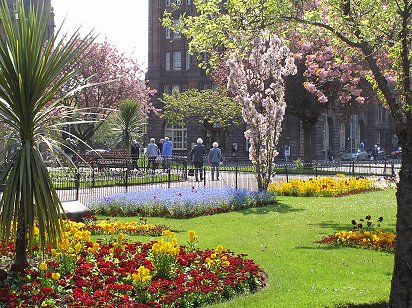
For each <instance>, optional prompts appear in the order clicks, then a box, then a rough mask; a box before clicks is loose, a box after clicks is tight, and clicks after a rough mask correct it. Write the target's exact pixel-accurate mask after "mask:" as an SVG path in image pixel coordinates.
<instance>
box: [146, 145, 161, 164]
mask: <svg viewBox="0 0 412 308" xmlns="http://www.w3.org/2000/svg"><path fill="white" fill-rule="evenodd" d="M158 153H159V148H158V147H157V145H156V143H155V139H154V138H151V139H150V143H149V144H148V145H147V148H146V156H147V170H149V168H151V169H152V170H153V172H154V170H155V169H156V159H157V155H158Z"/></svg>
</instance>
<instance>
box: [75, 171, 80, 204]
mask: <svg viewBox="0 0 412 308" xmlns="http://www.w3.org/2000/svg"><path fill="white" fill-rule="evenodd" d="M75 187H76V201H79V193H80V171H79V170H78V169H77V171H76V181H75Z"/></svg>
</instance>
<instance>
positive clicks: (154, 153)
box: [146, 137, 173, 170]
mask: <svg viewBox="0 0 412 308" xmlns="http://www.w3.org/2000/svg"><path fill="white" fill-rule="evenodd" d="M172 153H173V143H172V141H170V139H169V137H165V138H164V139H160V142H159V143H158V144H156V140H155V139H154V138H150V142H149V144H148V145H147V148H146V156H147V161H148V163H147V168H148V169H152V170H155V169H156V165H157V163H158V162H161V163H162V166H163V170H167V169H169V168H170V161H171V159H172Z"/></svg>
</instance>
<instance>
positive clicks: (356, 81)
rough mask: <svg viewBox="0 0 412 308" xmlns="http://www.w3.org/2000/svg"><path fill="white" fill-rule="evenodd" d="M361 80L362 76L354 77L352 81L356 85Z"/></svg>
mask: <svg viewBox="0 0 412 308" xmlns="http://www.w3.org/2000/svg"><path fill="white" fill-rule="evenodd" d="M359 81H360V78H353V79H352V80H351V83H352V84H354V85H357V84H358V83H359Z"/></svg>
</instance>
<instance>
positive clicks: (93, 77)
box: [64, 41, 154, 145]
mask: <svg viewBox="0 0 412 308" xmlns="http://www.w3.org/2000/svg"><path fill="white" fill-rule="evenodd" d="M87 55H88V56H87V57H86V58H84V63H79V64H87V65H83V66H82V69H81V70H80V72H79V75H77V76H76V78H74V79H72V80H70V82H68V83H67V84H66V85H65V89H64V90H67V89H73V88H76V87H79V86H83V85H85V84H92V85H93V86H92V87H86V88H82V89H81V90H79V91H77V92H76V93H75V95H74V96H73V97H71V98H70V99H69V100H67V104H69V105H70V106H73V107H76V108H77V109H78V110H80V111H79V112H78V114H77V117H76V119H77V120H78V119H82V120H86V121H87V123H81V124H76V125H72V126H71V127H70V131H71V133H72V134H73V135H75V136H76V137H78V138H79V139H81V140H82V141H83V142H86V143H87V142H88V141H89V140H90V138H91V137H92V136H93V135H94V133H95V132H96V130H97V129H98V128H99V127H100V126H101V125H102V123H103V122H102V120H104V119H106V118H107V116H108V114H110V113H112V112H113V110H115V109H117V108H118V106H119V104H120V101H122V100H125V99H131V100H134V101H138V102H140V108H141V111H142V112H143V113H145V114H147V113H148V112H149V111H150V110H151V109H152V107H151V104H150V103H149V98H150V96H151V95H152V94H153V93H154V91H153V90H150V89H149V88H148V87H147V86H146V84H145V81H144V80H143V71H142V69H141V68H140V66H139V65H138V63H137V62H136V61H135V60H134V59H132V58H129V57H127V56H126V55H125V54H123V53H120V52H119V51H118V50H117V49H116V48H115V47H114V46H113V45H111V44H110V43H108V42H107V41H105V42H103V43H94V44H93V45H91V46H90V47H89V49H88V50H87ZM68 69H70V68H68ZM80 145H81V144H80Z"/></svg>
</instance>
